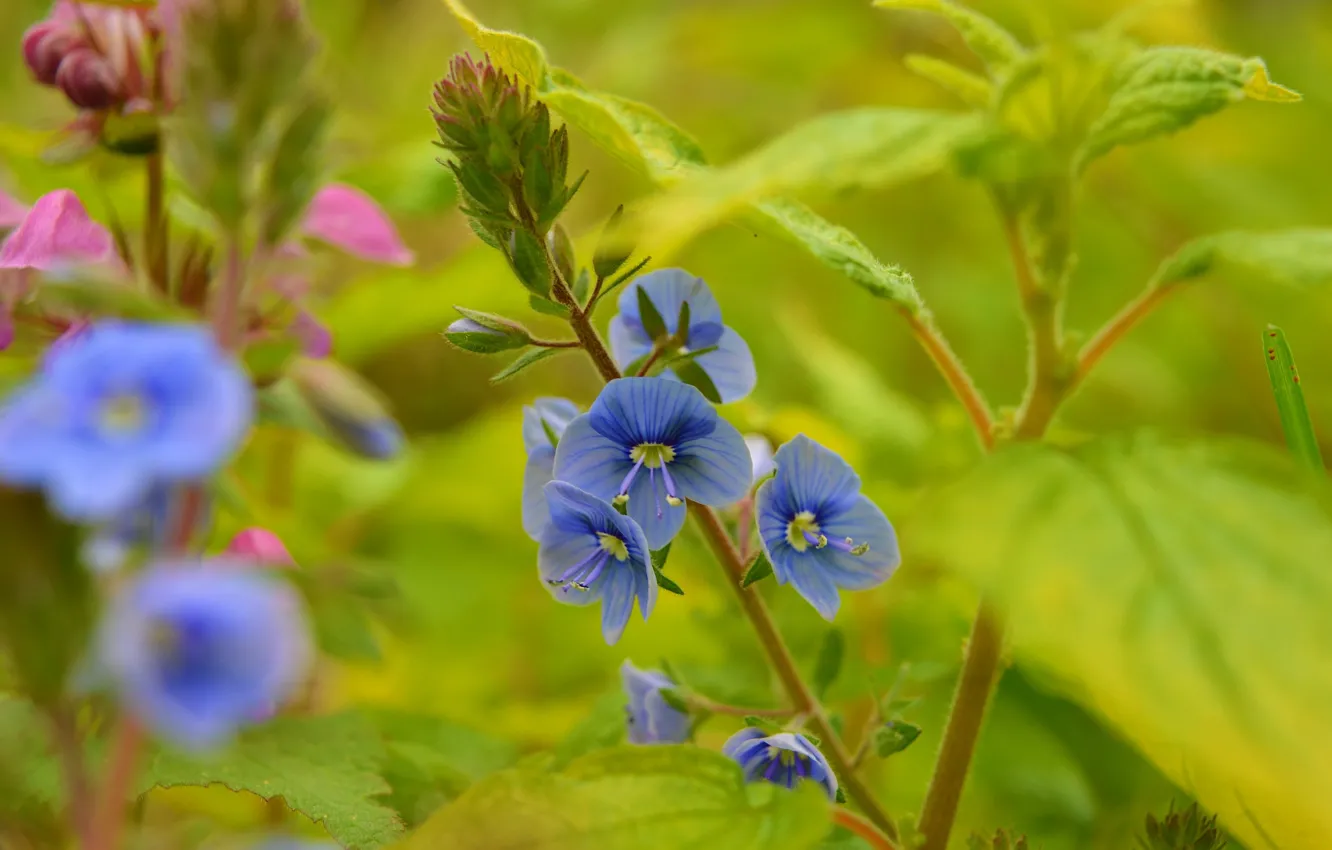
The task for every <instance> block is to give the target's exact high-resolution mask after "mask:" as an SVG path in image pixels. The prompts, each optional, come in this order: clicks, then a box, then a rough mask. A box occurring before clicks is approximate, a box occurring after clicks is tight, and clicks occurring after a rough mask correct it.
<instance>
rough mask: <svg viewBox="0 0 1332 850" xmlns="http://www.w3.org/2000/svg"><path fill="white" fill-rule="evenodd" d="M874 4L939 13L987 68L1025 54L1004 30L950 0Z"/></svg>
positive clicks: (880, 1) (1009, 62) (1002, 65)
mask: <svg viewBox="0 0 1332 850" xmlns="http://www.w3.org/2000/svg"><path fill="white" fill-rule="evenodd" d="M874 5H875V6H877V7H879V8H880V9H914V10H918V11H922V12H933V13H935V14H937V15H942V16H943V17H944V18H946V19H947V20H948V22H949V23H951V24H952V25H953V27H954V28H956V29H957V31H958V33H959V34H960V35H961V36H962V40H963V41H965V42H966V43H967V47H970V48H971V52H973V53H975V54H976V55H977V56H979V57H980V59H981V61H983V62H984V63H985V64H986V65H987V66H988V67H989V69H990V70H991V71H996V72H997V71H1003V70H1006V69H1007V68H1009V67H1010V66H1012V65H1013V64H1014V63H1015V62H1017V61H1018V60H1020V59H1021V58H1022V57H1023V55H1024V54H1025V53H1026V50H1025V49H1023V47H1022V44H1021V43H1020V42H1019V41H1018V40H1017V38H1016V37H1015V36H1014V35H1013V34H1012V33H1010V32H1009V31H1008V30H1006V29H1004V28H1003V27H1001V26H999V24H997V23H995V22H994V21H993V20H991V19H990V18H987V17H985V16H984V15H982V14H981V13H980V12H976V11H973V10H971V9H968V8H967V7H966V6H963V5H961V4H959V3H954V2H952V0H874Z"/></svg>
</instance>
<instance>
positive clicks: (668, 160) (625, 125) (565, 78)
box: [445, 0, 921, 312]
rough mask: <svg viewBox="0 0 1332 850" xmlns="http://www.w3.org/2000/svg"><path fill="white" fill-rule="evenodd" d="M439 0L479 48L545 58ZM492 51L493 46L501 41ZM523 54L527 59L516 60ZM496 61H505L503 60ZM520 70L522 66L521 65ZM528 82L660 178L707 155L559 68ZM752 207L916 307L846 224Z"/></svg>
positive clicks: (651, 116)
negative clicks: (542, 78) (537, 81)
mask: <svg viewBox="0 0 1332 850" xmlns="http://www.w3.org/2000/svg"><path fill="white" fill-rule="evenodd" d="M445 2H446V5H448V7H449V9H450V10H451V11H452V12H453V14H454V16H455V17H456V18H458V20H459V22H460V23H462V24H463V27H464V28H465V29H466V30H467V31H468V34H469V35H471V36H472V38H473V40H474V41H476V43H477V44H478V45H479V46H481V47H483V49H487V50H491V47H492V45H493V44H495V43H496V42H495V40H496V39H498V40H499V41H501V42H503V43H502V44H500V45H499V47H503V48H504V49H505V50H508V51H510V52H511V53H517V54H520V58H519V59H517V60H513V61H515V62H519V61H526V62H527V63H528V64H532V65H539V64H544V62H545V56H544V53H541V51H540V47H539V46H535V42H532V43H531V44H532V45H534V46H535V50H533V49H532V48H529V47H528V46H527V45H526V44H523V43H520V42H512V43H511V42H507V41H504V39H500V38H499V37H500V36H508V37H515V38H519V39H521V40H522V42H528V41H529V40H528V39H523V38H522V37H521V36H513V34H512V33H498V35H497V31H495V30H490V29H487V28H486V27H484V26H482V25H481V24H479V23H478V22H477V20H476V19H475V18H474V17H473V16H472V15H471V13H470V12H468V11H467V9H466V7H464V6H463V5H462V4H461V3H460V2H458V0H445ZM492 52H494V53H498V52H499V48H498V47H496V48H495V50H494V51H492ZM534 52H535V54H539V55H540V62H537V61H536V60H535V59H533V58H531V56H530V55H529V54H533V53H534ZM521 56H528V58H527V59H522V58H521ZM500 64H504V63H503V62H502V61H501V63H500ZM515 67H516V66H515ZM518 70H519V71H520V73H522V71H521V69H520V68H518ZM534 86H535V87H536V89H537V94H538V96H539V97H540V98H541V99H542V100H543V101H545V103H546V104H547V105H548V106H549V107H550V108H551V109H553V110H555V111H556V112H558V113H560V115H561V116H562V117H563V118H564V120H565V121H566V122H567V123H568V124H570V125H572V126H574V127H576V128H578V129H579V130H581V131H582V132H584V133H585V134H587V135H588V137H589V138H591V139H592V141H593V142H595V143H596V144H597V145H599V146H600V147H602V148H604V149H605V150H606V151H607V152H609V153H610V154H611V155H613V156H615V157H616V158H617V159H620V160H621V161H622V162H624V163H625V164H626V165H628V166H629V167H630V168H633V169H634V170H637V171H639V172H642V173H644V174H646V175H647V176H648V177H649V178H650V179H652V181H653V182H655V183H657V184H658V185H662V186H671V185H674V184H675V183H677V182H679V181H680V180H682V179H684V178H686V177H689V176H691V175H696V174H698V173H700V172H701V171H702V170H704V169H706V165H705V163H706V158H705V157H704V154H703V150H702V148H700V147H699V145H698V142H697V141H695V140H694V139H693V137H691V136H690V135H689V134H688V133H686V132H685V131H684V130H682V129H680V128H679V127H677V126H676V125H674V124H672V123H671V122H670V121H668V120H667V119H666V118H664V117H663V116H662V115H661V113H660V112H658V111H657V110H655V109H653V108H652V107H650V106H647V105H646V104H642V103H636V102H634V101H632V100H628V99H625V98H622V97H619V96H617V95H613V94H609V93H605V92H594V91H590V90H589V89H587V88H586V87H585V86H584V85H583V84H582V83H581V82H580V81H579V80H578V79H577V78H576V77H574V76H573V75H572V74H570V73H568V72H567V71H564V70H562V69H559V68H549V69H548V73H547V75H546V76H545V79H544V83H542V84H536V83H534ZM752 206H753V209H752V210H751V211H750V212H748V213H747V215H748V217H749V218H750V220H752V221H754V222H755V223H756V224H758V225H759V226H761V227H763V228H765V229H767V230H770V231H773V232H776V233H778V234H779V235H781V236H782V237H783V238H785V239H788V240H789V241H791V242H793V243H794V244H795V245H797V246H799V247H801V248H803V249H804V250H806V251H807V252H809V253H810V254H811V255H813V256H814V257H815V259H817V260H818V261H819V262H821V263H823V264H824V265H827V266H829V267H831V268H834V269H837V270H838V271H841V272H843V273H844V274H846V275H847V276H848V277H850V278H851V280H852V281H853V282H855V283H856V284H858V285H859V286H862V287H864V288H865V289H867V290H869V291H870V293H871V294H873V295H875V296H877V297H880V298H887V299H889V300H892V301H894V302H896V303H898V304H899V305H901V306H903V308H904V309H907V310H909V311H911V312H916V311H918V310H919V309H920V307H921V303H920V296H919V294H918V293H917V292H916V290H915V285H914V284H913V283H912V281H911V276H910V275H908V274H906V273H905V272H903V271H902V270H901V269H900V268H898V267H896V266H891V265H887V264H885V263H883V262H882V261H880V260H879V259H877V258H876V257H875V256H874V255H873V254H872V253H871V252H870V250H869V249H868V248H866V247H865V246H864V244H862V243H861V242H860V240H859V239H857V238H856V237H855V236H854V235H853V234H852V233H851V232H850V231H848V230H846V229H845V228H842V227H838V226H837V225H834V224H832V223H831V222H829V221H827V220H826V219H823V218H821V217H819V216H818V215H816V214H815V213H814V212H813V211H811V210H809V209H808V208H807V207H804V206H802V205H800V204H797V203H794V202H791V201H784V200H769V201H763V202H760V203H756V204H753V205H752ZM644 262H646V261H644Z"/></svg>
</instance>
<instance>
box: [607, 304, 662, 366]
mask: <svg viewBox="0 0 1332 850" xmlns="http://www.w3.org/2000/svg"><path fill="white" fill-rule="evenodd" d="M610 346H611V356H612V357H614V358H615V365H617V366H619V367H620V368H621V369H628V368H629V364H630V363H633V362H634V361H635V360H637V359H638V358H640V357H642V356H643V355H644V354H647V353H648V352H650V351H651V350H652V340H650V339H648V335H647V333H645V332H644V331H643V326H642V325H639V324H637V323H636V322H629V321H626V320H625V319H624V318H623V317H621V316H615V317H614V318H613V319H611V320H610Z"/></svg>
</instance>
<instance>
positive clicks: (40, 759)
mask: <svg viewBox="0 0 1332 850" xmlns="http://www.w3.org/2000/svg"><path fill="white" fill-rule="evenodd" d="M50 739H51V731H50V725H49V723H48V722H47V721H46V719H45V718H44V717H42V715H41V713H40V712H39V711H38V710H37V708H36V706H34V705H33V704H32V703H30V702H28V701H27V700H25V699H20V698H18V697H15V696H8V695H0V823H11V822H13V821H18V822H24V821H34V820H37V819H46V818H51V819H54V818H55V816H56V814H57V813H58V812H59V809H60V807H61V806H62V805H63V803H64V796H65V795H64V790H63V785H62V783H61V776H60V762H59V761H58V760H57V759H56V755H55V753H54V752H52V751H51V745H50V743H49V741H50ZM11 818H12V819H13V820H11Z"/></svg>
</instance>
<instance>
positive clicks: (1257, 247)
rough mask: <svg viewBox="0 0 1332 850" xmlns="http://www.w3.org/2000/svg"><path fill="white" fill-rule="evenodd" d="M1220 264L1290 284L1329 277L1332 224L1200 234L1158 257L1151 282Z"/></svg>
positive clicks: (1212, 268)
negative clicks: (1169, 254) (1165, 256)
mask: <svg viewBox="0 0 1332 850" xmlns="http://www.w3.org/2000/svg"><path fill="white" fill-rule="evenodd" d="M1221 269H1234V270H1236V271H1239V272H1242V273H1244V274H1245V275H1248V276H1253V277H1263V278H1267V279H1269V280H1274V281H1276V282H1278V283H1283V284H1287V285H1291V286H1317V285H1322V284H1326V283H1328V282H1332V230H1314V229H1301V230H1278V231H1273V232H1270V233H1252V232H1246V231H1242V230H1235V231H1229V232H1225V233H1216V234H1213V235H1211V236H1204V237H1202V238H1200V239H1196V240H1194V241H1193V242H1190V243H1188V244H1187V245H1185V246H1184V247H1183V248H1181V249H1179V250H1178V251H1177V252H1175V254H1174V256H1172V257H1170V258H1169V259H1168V260H1166V261H1165V262H1164V263H1162V264H1161V267H1160V268H1159V269H1158V270H1157V272H1156V276H1155V277H1153V278H1152V285H1153V286H1158V287H1163V286H1169V285H1171V284H1175V283H1180V282H1183V281H1186V280H1191V279H1193V278H1196V277H1201V276H1203V275H1205V274H1209V273H1211V272H1212V271H1216V270H1221Z"/></svg>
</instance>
